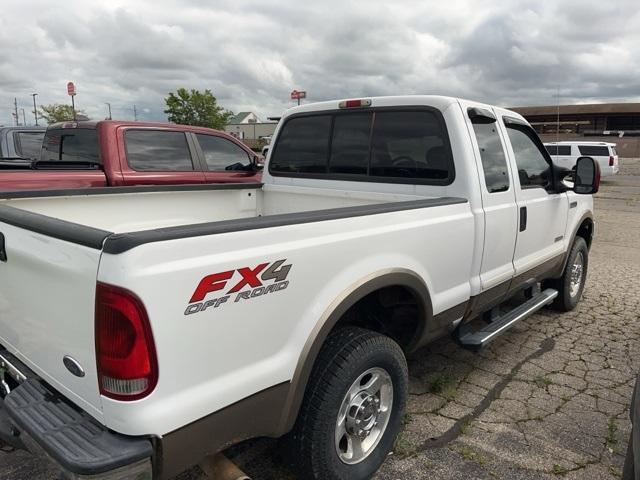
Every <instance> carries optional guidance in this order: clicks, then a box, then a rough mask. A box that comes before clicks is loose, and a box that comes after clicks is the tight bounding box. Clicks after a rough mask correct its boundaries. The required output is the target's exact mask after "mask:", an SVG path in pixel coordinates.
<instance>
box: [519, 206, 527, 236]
mask: <svg viewBox="0 0 640 480" xmlns="http://www.w3.org/2000/svg"><path fill="white" fill-rule="evenodd" d="M526 229H527V207H520V231H521V232H524V231H525V230H526Z"/></svg>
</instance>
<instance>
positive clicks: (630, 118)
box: [511, 103, 640, 136]
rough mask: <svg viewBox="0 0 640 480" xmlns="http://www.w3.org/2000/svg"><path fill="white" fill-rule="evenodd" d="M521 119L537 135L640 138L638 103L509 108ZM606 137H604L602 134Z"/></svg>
mask: <svg viewBox="0 0 640 480" xmlns="http://www.w3.org/2000/svg"><path fill="white" fill-rule="evenodd" d="M511 110H514V111H516V112H518V113H519V114H520V115H522V116H523V117H525V118H526V119H527V121H528V122H529V123H530V124H531V125H532V126H533V127H534V128H535V129H536V131H537V132H538V133H557V130H558V128H557V125H558V111H559V112H560V133H578V134H582V135H603V132H610V131H612V130H614V131H615V132H616V133H615V134H616V135H618V132H625V135H630V134H631V135H634V134H635V135H634V136H637V135H640V103H592V104H585V105H560V107H559V108H558V105H548V106H544V107H514V108H511ZM605 135H607V134H605Z"/></svg>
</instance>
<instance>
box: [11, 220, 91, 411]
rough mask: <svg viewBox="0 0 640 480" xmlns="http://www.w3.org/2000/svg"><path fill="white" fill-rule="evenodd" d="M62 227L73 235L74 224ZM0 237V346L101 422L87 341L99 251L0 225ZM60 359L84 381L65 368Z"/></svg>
mask: <svg viewBox="0 0 640 480" xmlns="http://www.w3.org/2000/svg"><path fill="white" fill-rule="evenodd" d="M2 208H8V207H2ZM12 223H15V222H12ZM67 227H68V228H69V230H73V224H69V225H68V226H67ZM0 234H1V235H2V236H1V237H0V242H1V241H2V237H4V244H5V251H6V260H4V259H3V258H2V255H0V344H1V345H2V346H3V347H4V348H6V349H7V350H8V351H9V352H11V353H13V354H14V355H15V356H16V357H17V358H18V359H20V360H21V361H22V362H24V363H25V364H26V365H27V366H28V367H29V368H31V369H32V370H33V371H34V372H35V373H36V374H38V375H39V376H40V377H42V379H43V380H45V381H46V382H48V383H49V384H50V385H51V386H52V387H53V388H55V389H56V390H58V391H59V392H60V393H61V394H63V395H64V396H65V397H67V398H68V399H69V400H71V401H73V402H74V403H76V404H77V405H78V406H79V407H81V408H82V409H83V410H85V411H87V412H88V413H90V414H91V415H93V416H94V417H96V418H97V419H98V420H101V418H102V413H101V404H100V395H99V389H98V380H97V374H96V359H95V340H94V309H95V306H94V301H95V300H94V299H95V289H96V275H97V271H98V264H99V261H100V254H101V250H99V249H98V248H95V246H94V247H93V248H92V247H90V246H86V245H81V244H78V243H73V242H70V241H67V240H64V239H62V238H59V237H60V236H64V235H58V237H55V236H50V235H44V234H41V233H36V232H35V231H32V229H27V228H21V227H18V226H14V225H12V224H10V223H7V219H6V218H5V219H3V220H0ZM65 356H70V357H72V358H73V359H74V360H75V361H76V362H77V363H78V364H79V365H80V366H81V368H82V369H83V370H84V372H85V374H84V376H82V377H79V376H76V375H74V374H72V373H71V372H70V371H69V370H68V369H67V368H66V367H65V365H64V363H63V358H64V357H65Z"/></svg>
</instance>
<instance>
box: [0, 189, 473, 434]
mask: <svg viewBox="0 0 640 480" xmlns="http://www.w3.org/2000/svg"><path fill="white" fill-rule="evenodd" d="M34 195H35V196H34ZM4 197H5V198H4V199H2V200H0V234H2V235H3V237H4V246H5V250H6V261H5V262H2V261H0V346H1V347H4V348H6V349H7V350H9V352H10V353H12V354H13V355H15V356H16V357H17V358H18V359H20V360H21V361H23V362H24V363H25V364H26V365H27V366H28V368H30V369H31V370H33V371H34V372H36V374H37V375H38V376H40V377H41V378H43V379H44V380H45V381H46V382H47V383H48V384H49V385H51V386H52V387H53V388H54V389H55V390H57V391H58V392H60V393H62V394H63V395H64V396H65V397H66V398H68V399H69V400H71V401H72V402H74V403H75V404H76V405H78V406H79V407H81V408H82V409H83V410H84V411H86V412H87V413H89V414H91V415H92V416H93V417H94V418H96V419H97V420H98V421H100V422H103V423H104V424H105V425H106V426H107V427H109V428H110V429H112V430H114V431H116V432H118V433H122V434H126V435H149V434H154V435H160V436H162V435H164V434H166V433H168V432H171V431H173V430H175V429H176V428H178V427H180V426H181V425H186V424H188V423H190V422H192V421H195V420H196V419H198V418H201V417H203V416H205V415H208V414H209V413H211V412H212V411H215V410H218V409H221V408H224V407H226V406H227V405H230V404H231V403H233V402H234V401H235V400H234V399H237V398H244V397H247V396H249V395H252V394H254V393H256V391H259V390H261V389H265V388H268V387H270V386H273V385H275V384H278V383H281V382H288V381H290V380H291V378H292V375H293V373H294V369H295V365H296V361H297V360H296V359H298V358H299V356H300V350H299V349H300V348H301V346H302V345H303V344H304V340H303V339H304V338H307V337H308V335H309V334H310V332H311V330H312V329H313V325H314V322H315V321H317V317H318V315H320V314H321V312H322V311H323V310H324V309H326V308H327V305H329V304H330V303H331V302H332V301H333V300H334V299H335V298H336V297H337V296H338V295H340V292H341V291H344V290H345V289H347V288H349V286H350V285H353V284H354V283H357V282H358V281H360V280H361V279H362V276H366V275H369V274H371V272H381V271H391V270H392V271H405V270H406V271H409V270H411V271H416V272H417V273H416V275H418V276H419V278H420V281H422V282H424V283H425V285H426V287H427V288H429V289H431V290H430V296H431V303H432V308H433V312H434V313H439V312H441V311H443V310H445V309H449V308H452V307H454V306H456V305H459V304H460V303H461V302H463V301H465V300H466V299H467V298H468V296H469V292H470V286H469V276H470V273H469V270H470V265H471V257H472V253H473V245H474V241H475V239H474V235H475V227H474V220H473V215H472V213H471V209H470V207H469V204H468V202H467V200H466V199H463V198H450V197H439V198H428V197H425V196H417V195H407V194H392V193H380V192H353V191H346V190H338V189H322V188H309V187H301V186H295V187H294V186H288V185H270V186H268V187H267V186H264V187H263V186H262V185H260V184H242V185H190V186H171V187H157V186H154V187H123V188H109V189H85V190H80V191H49V192H39V193H37V194H34V193H28V192H14V193H11V192H10V193H6V194H4ZM276 227H277V228H276ZM0 240H1V238H0ZM0 247H2V245H0ZM356 252H357V261H354V260H353V259H354V258H355V257H354V254H355V253H356ZM285 261H286V262H287V264H290V265H293V266H292V270H291V271H292V273H291V275H289V277H287V280H286V282H285V283H286V285H284V283H283V288H284V287H286V289H283V290H282V291H277V292H275V291H274V292H273V293H269V294H265V295H264V296H259V297H255V298H253V297H247V298H249V300H245V299H244V298H245V297H244V296H243V297H242V298H241V297H238V298H235V297H234V299H232V300H229V302H228V304H223V305H224V306H222V307H221V308H214V307H212V308H209V309H207V310H206V311H202V312H201V313H193V314H191V313H192V312H195V310H193V309H192V304H193V302H191V301H189V299H190V298H191V299H193V295H194V289H195V288H196V287H197V286H198V282H199V281H200V280H201V279H203V278H204V277H206V276H207V275H210V274H213V273H216V272H231V271H235V270H237V269H251V268H255V267H256V265H261V266H262V267H261V268H263V267H264V265H267V263H268V264H273V263H274V262H275V263H278V262H285ZM278 264H281V263H278ZM427 272H428V273H427ZM238 275H239V274H238ZM432 277H433V278H438V280H439V281H438V284H437V285H435V284H434V283H433V282H432ZM329 278H331V279H332V280H333V281H332V282H328V283H327V282H326V281H325V280H320V279H329ZM96 281H98V282H102V283H106V284H109V285H115V286H120V287H122V288H126V289H128V290H130V291H131V292H134V293H135V294H136V295H137V296H138V297H139V298H140V300H141V301H142V302H143V304H144V305H145V306H146V308H147V310H148V315H149V318H150V322H151V328H152V329H153V334H154V338H155V343H156V350H157V352H158V358H159V371H160V377H159V381H158V385H157V387H156V389H155V390H154V392H153V393H152V394H151V395H150V396H149V397H147V398H145V399H143V400H141V401H138V402H133V403H129V404H128V405H127V406H126V407H127V408H128V409H129V410H130V415H126V416H123V415H122V408H123V406H122V402H118V401H114V400H111V399H108V398H105V397H104V396H101V395H100V392H99V388H98V380H97V376H98V375H97V370H96V353H95V340H94V339H95V335H94V334H95V332H94V315H95V292H96ZM269 284H271V281H270V283H269ZM265 291H266V290H265ZM269 292H272V290H269ZM305 292H308V293H309V295H305V294H304V293H305ZM310 292H313V293H310ZM240 293H242V294H243V295H248V293H247V292H239V293H238V295H240ZM257 293H260V292H257ZM257 293H256V294H255V295H257ZM252 295H253V293H252ZM215 297H216V294H215V293H214V294H211V295H209V296H208V297H207V298H208V299H211V298H215ZM285 305H286V311H287V312H288V313H287V315H286V316H284V317H283V316H282V310H283V308H285V307H284V306H285ZM203 308H204V307H203ZM185 309H186V310H185ZM213 339H215V348H212V345H213V343H212V342H213ZM265 339H268V341H266V340H265ZM184 351H189V352H190V355H189V357H188V358H187V357H186V356H185V355H183V354H179V352H184ZM67 355H71V356H72V357H73V358H74V359H75V360H76V361H77V362H78V363H79V364H80V365H82V368H83V369H84V373H85V375H84V376H83V377H82V378H79V377H76V376H74V375H72V374H70V373H69V371H68V370H67V369H66V367H65V366H64V364H63V361H62V359H63V357H65V356H67ZM194 365H195V366H197V367H198V368H194ZM204 366H206V368H205V367H204ZM185 372H188V374H185ZM194 389H196V390H198V392H195V390H194ZM175 405H181V408H180V409H179V411H178V412H176V411H175V408H174V407H175ZM169 411H172V412H173V414H172V415H168V412H169Z"/></svg>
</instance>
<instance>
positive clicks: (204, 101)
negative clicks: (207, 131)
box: [164, 88, 233, 130]
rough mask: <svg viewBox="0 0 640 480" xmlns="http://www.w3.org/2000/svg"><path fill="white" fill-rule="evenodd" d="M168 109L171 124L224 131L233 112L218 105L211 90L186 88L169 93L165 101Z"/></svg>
mask: <svg viewBox="0 0 640 480" xmlns="http://www.w3.org/2000/svg"><path fill="white" fill-rule="evenodd" d="M164 101H165V103H166V104H167V109H166V110H165V111H164V113H166V114H167V118H168V119H169V121H170V122H174V123H179V124H182V125H195V126H198V127H208V128H215V129H217V130H222V129H223V128H224V126H225V125H226V124H227V122H228V120H229V118H230V117H232V116H233V112H230V111H229V110H225V109H224V108H222V107H221V106H219V105H218V103H217V101H216V97H214V96H213V94H212V93H211V90H205V91H204V92H200V91H199V90H194V89H191V92H189V91H188V90H187V89H186V88H179V89H178V90H177V91H176V93H175V94H174V93H173V92H170V93H169V96H168V97H167V98H165V99H164Z"/></svg>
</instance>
